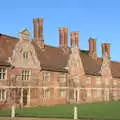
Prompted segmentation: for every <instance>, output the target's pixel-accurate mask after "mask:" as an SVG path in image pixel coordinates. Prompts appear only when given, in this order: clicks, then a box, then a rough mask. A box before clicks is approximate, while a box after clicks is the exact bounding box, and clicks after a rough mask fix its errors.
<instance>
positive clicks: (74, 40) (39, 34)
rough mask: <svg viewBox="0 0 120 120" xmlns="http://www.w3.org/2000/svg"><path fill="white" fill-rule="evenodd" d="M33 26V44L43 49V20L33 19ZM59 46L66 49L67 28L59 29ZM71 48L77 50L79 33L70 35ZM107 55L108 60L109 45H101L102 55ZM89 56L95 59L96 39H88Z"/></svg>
mask: <svg viewBox="0 0 120 120" xmlns="http://www.w3.org/2000/svg"><path fill="white" fill-rule="evenodd" d="M33 24H34V40H35V43H36V44H37V45H38V46H39V47H40V48H44V38H43V19H42V18H35V19H33ZM59 44H60V47H61V48H68V28H60V29H59ZM71 46H72V47H73V46H76V47H78V48H79V32H72V33H71ZM105 53H107V55H108V57H109V58H110V44H109V43H104V44H102V55H104V54H105ZM89 55H91V56H92V57H93V58H96V57H97V54H96V39H94V38H89Z"/></svg>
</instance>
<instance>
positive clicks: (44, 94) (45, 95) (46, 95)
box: [43, 89, 50, 98]
mask: <svg viewBox="0 0 120 120" xmlns="http://www.w3.org/2000/svg"><path fill="white" fill-rule="evenodd" d="M43 97H44V98H49V97H50V90H49V89H44V93H43Z"/></svg>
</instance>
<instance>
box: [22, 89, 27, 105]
mask: <svg viewBox="0 0 120 120" xmlns="http://www.w3.org/2000/svg"><path fill="white" fill-rule="evenodd" d="M27 96H28V89H23V106H25V105H27Z"/></svg>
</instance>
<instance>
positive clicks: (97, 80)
mask: <svg viewBox="0 0 120 120" xmlns="http://www.w3.org/2000/svg"><path fill="white" fill-rule="evenodd" d="M101 83H102V81H101V78H99V77H98V78H96V84H97V85H100V84H101Z"/></svg>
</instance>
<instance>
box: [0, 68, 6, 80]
mask: <svg viewBox="0 0 120 120" xmlns="http://www.w3.org/2000/svg"><path fill="white" fill-rule="evenodd" d="M0 69H1V70H0V74H1V76H0V80H6V78H7V69H6V68H0Z"/></svg>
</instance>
